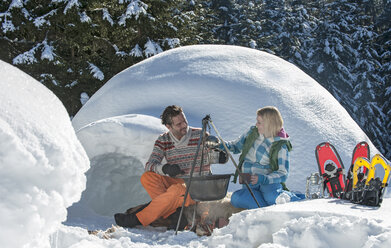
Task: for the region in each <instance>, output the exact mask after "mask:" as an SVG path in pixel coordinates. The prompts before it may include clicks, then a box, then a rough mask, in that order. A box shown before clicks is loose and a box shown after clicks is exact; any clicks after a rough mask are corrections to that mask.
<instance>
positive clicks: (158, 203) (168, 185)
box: [136, 171, 195, 226]
mask: <svg viewBox="0 0 391 248" xmlns="http://www.w3.org/2000/svg"><path fill="white" fill-rule="evenodd" d="M140 180H141V184H142V185H143V187H144V188H145V190H146V191H147V192H148V194H149V196H150V197H151V198H152V201H151V203H149V205H148V206H147V207H146V208H144V209H143V210H142V211H140V212H138V213H137V214H136V216H137V218H138V220H139V221H140V222H141V224H143V226H147V225H149V224H151V223H152V222H153V221H155V220H156V219H158V218H160V217H163V218H164V219H165V218H167V217H168V216H170V215H171V214H173V213H174V212H175V211H176V209H177V208H179V207H181V206H182V204H183V199H184V196H185V193H186V185H185V182H184V181H183V179H180V178H172V177H167V176H161V175H159V174H157V173H155V172H150V171H148V172H145V173H144V174H143V175H142V176H141V179H140ZM193 204H195V201H193V200H192V199H191V198H190V194H188V195H187V199H186V205H185V206H186V207H187V206H190V205H193Z"/></svg>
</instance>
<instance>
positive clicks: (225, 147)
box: [209, 120, 261, 208]
mask: <svg viewBox="0 0 391 248" xmlns="http://www.w3.org/2000/svg"><path fill="white" fill-rule="evenodd" d="M209 122H210V124H211V125H212V127H213V129H214V130H215V132H216V134H217V137H219V139H220V140H221V143H223V146H224V149H225V150H226V151H227V154H228V156H229V158H230V159H231V160H232V163H233V164H234V165H235V167H236V170H237V171H238V174H239V176H240V177H241V178H242V179H244V177H243V174H242V172H240V169H239V166H238V165H237V164H236V162H235V160H234V158H233V157H232V155H231V153H230V152H229V150H228V147H227V145H226V144H225V142H224V140H223V138H221V136H220V134H219V131H217V129H216V127H215V125H214V124H213V121H212V120H209ZM243 182H244V184H245V185H246V187H247V189H248V191H249V192H250V194H251V196H252V197H253V199H254V201H255V203H257V205H258V207H259V208H260V207H261V206H260V205H259V203H258V201H257V199H256V198H255V195H254V193H253V191H252V190H251V188H250V186H249V185H248V183H247V182H246V180H243Z"/></svg>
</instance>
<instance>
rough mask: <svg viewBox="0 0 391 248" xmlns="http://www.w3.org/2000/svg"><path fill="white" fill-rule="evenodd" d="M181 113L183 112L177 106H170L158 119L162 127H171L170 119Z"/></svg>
mask: <svg viewBox="0 0 391 248" xmlns="http://www.w3.org/2000/svg"><path fill="white" fill-rule="evenodd" d="M182 112H183V110H182V108H181V107H179V106H177V105H171V106H168V107H166V109H165V110H164V111H163V113H162V114H161V115H160V118H161V119H162V124H163V125H171V124H172V117H174V116H177V115H179V114H180V113H182Z"/></svg>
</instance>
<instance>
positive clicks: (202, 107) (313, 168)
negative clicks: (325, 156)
mask: <svg viewBox="0 0 391 248" xmlns="http://www.w3.org/2000/svg"><path fill="white" fill-rule="evenodd" d="M172 104H177V105H180V106H182V107H183V109H184V111H185V113H186V116H187V118H188V120H189V124H190V125H192V126H198V127H200V126H201V120H202V118H203V117H204V116H205V115H206V114H210V115H211V118H212V121H213V123H214V124H215V126H216V127H217V129H218V131H219V132H220V134H221V135H222V137H223V138H224V139H225V140H232V139H235V138H236V137H238V136H239V135H240V134H242V133H243V132H245V130H246V129H247V128H249V126H250V125H254V124H255V118H256V110H257V109H258V108H260V107H263V106H266V105H274V106H276V107H277V108H279V110H280V111H281V113H282V116H283V118H284V122H285V123H284V126H285V129H286V130H287V132H288V134H289V135H290V138H291V141H292V144H293V151H292V153H291V166H290V175H289V178H288V181H287V185H288V187H289V188H290V189H293V190H299V191H302V192H303V191H304V189H305V179H306V177H307V176H309V175H310V174H311V173H312V172H317V171H318V170H317V165H316V159H315V153H314V151H315V147H316V146H317V145H318V144H319V143H321V142H324V141H328V142H331V143H332V144H333V145H334V146H335V147H336V149H337V150H338V152H339V153H340V156H341V158H342V160H343V162H344V164H345V167H348V166H350V162H351V161H350V160H351V154H352V151H353V148H354V146H355V145H356V144H357V143H358V142H360V141H367V142H368V143H369V144H370V148H371V153H372V154H375V153H376V152H377V150H376V148H375V147H374V146H373V145H372V143H371V141H370V140H369V139H368V137H367V136H366V135H365V133H364V132H363V131H362V130H361V129H360V127H359V126H358V125H357V124H356V123H355V122H354V120H353V119H352V118H351V117H350V116H349V114H348V113H347V112H346V110H345V109H344V108H343V107H342V106H341V105H340V104H339V102H338V101H337V100H336V99H335V98H334V97H333V96H332V95H331V94H330V93H329V92H328V91H327V90H326V89H325V88H323V87H322V86H321V85H320V84H319V83H317V82H316V81H315V80H314V79H312V78H311V77H309V76H308V75H307V74H305V73H304V72H303V71H301V70H300V69H299V68H297V67H296V66H294V65H293V64H291V63H289V62H287V61H285V60H283V59H280V58H278V57H277V56H274V55H271V54H268V53H265V52H261V51H258V50H255V49H250V48H244V47H238V46H227V45H195V46H187V47H180V48H176V49H172V50H169V51H166V52H163V53H161V54H158V55H156V56H153V57H151V58H149V59H146V60H144V61H142V62H140V63H138V64H136V65H134V66H131V67H129V68H128V69H126V70H124V71H122V72H120V73H119V74H117V75H116V76H114V77H113V78H112V79H110V80H109V81H108V82H107V83H106V84H105V85H104V86H103V87H102V88H101V89H99V90H98V91H97V92H96V93H95V94H94V95H93V96H92V97H91V99H90V100H89V101H88V102H87V103H86V104H85V105H84V106H83V108H82V109H81V110H80V111H79V112H78V113H77V114H76V115H75V117H74V118H73V120H72V124H73V126H74V127H75V129H76V130H79V129H80V128H82V127H83V126H85V125H88V124H89V123H91V122H94V121H98V120H101V119H105V118H110V117H112V116H120V115H126V114H144V115H149V116H154V117H156V118H159V116H160V114H161V112H162V111H163V110H164V108H165V107H166V106H168V105H172ZM157 125H158V126H159V125H160V124H157ZM211 131H212V133H213V130H211ZM148 142H149V141H148ZM309 147H310V149H309ZM151 149H152V147H151ZM145 152H146V153H149V152H150V150H145ZM233 171H234V167H233V165H232V164H228V165H227V166H221V165H220V166H215V168H214V172H215V173H220V172H233ZM230 187H232V185H230Z"/></svg>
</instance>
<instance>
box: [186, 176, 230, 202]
mask: <svg viewBox="0 0 391 248" xmlns="http://www.w3.org/2000/svg"><path fill="white" fill-rule="evenodd" d="M231 176H232V174H221V175H207V176H200V177H192V178H191V185H190V187H189V177H182V179H183V180H184V181H185V183H186V186H187V187H188V188H189V194H190V196H191V198H192V199H193V200H195V201H215V200H220V199H223V198H224V197H225V195H226V194H227V189H228V184H229V180H230V178H231Z"/></svg>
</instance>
